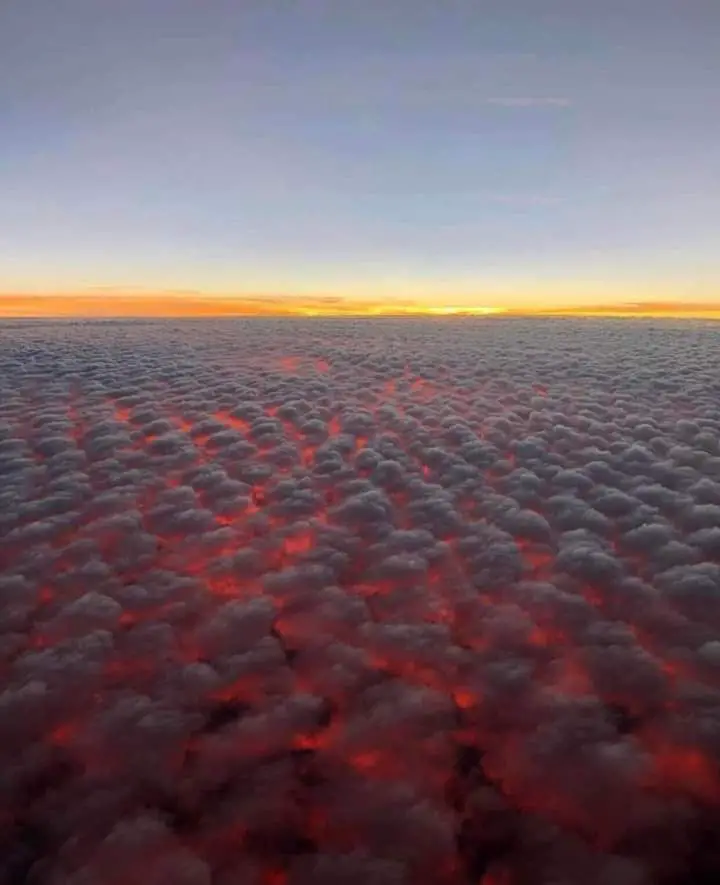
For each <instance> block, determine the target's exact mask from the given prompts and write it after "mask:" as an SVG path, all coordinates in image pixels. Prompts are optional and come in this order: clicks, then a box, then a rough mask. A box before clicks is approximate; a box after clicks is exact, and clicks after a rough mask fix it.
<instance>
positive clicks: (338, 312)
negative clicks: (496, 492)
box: [0, 287, 720, 319]
mask: <svg viewBox="0 0 720 885" xmlns="http://www.w3.org/2000/svg"><path fill="white" fill-rule="evenodd" d="M111 292H122V295H119V294H113V295H111V294H110V293H111ZM100 293H103V294H102V295H101V294H100ZM232 316H236V317H267V318H271V317H278V318H281V317H286V318H293V317H295V318H303V317H306V318H312V317H356V318H361V317H436V318H443V317H445V318H450V317H473V316H474V317H486V318H493V317H495V318H501V317H535V316H537V317H541V316H547V317H551V316H568V317H573V316H576V317H579V316H606V317H611V316H615V317H648V318H650V317H653V318H663V317H665V318H668V319H670V318H687V319H692V318H698V319H720V301H717V302H699V301H694V302H682V301H674V300H672V301H670V300H665V301H657V300H656V301H649V300H648V301H621V302H612V303H595V304H565V305H562V304H550V305H538V306H534V305H532V306H531V305H526V306H522V307H517V306H504V307H503V306H495V305H487V304H482V305H480V304H478V305H467V304H457V303H456V304H453V303H452V302H448V303H446V304H438V303H437V302H435V303H432V302H427V301H425V302H423V301H419V300H418V301H415V300H408V299H405V300H393V301H387V300H379V299H375V300H369V299H357V298H347V299H343V298H339V297H337V296H324V295H321V296H316V297H312V296H306V297H303V296H292V295H291V296H278V295H264V296H263V295H246V296H238V297H236V298H233V297H231V296H217V295H204V294H203V293H201V292H196V291H188V290H184V291H179V290H169V291H164V292H157V293H154V295H153V294H152V293H150V292H149V291H146V290H132V289H130V290H127V289H124V290H120V289H118V288H112V287H108V288H99V289H95V290H94V291H93V292H84V293H77V294H72V295H64V294H56V295H51V294H46V293H37V294H35V293H22V294H21V293H6V294H2V293H0V319H60V318H67V319H73V318H77V319H93V318H94V319H120V318H127V319H132V318H138V319H142V318H145V319H151V318H156V319H161V318H164V317H166V318H181V317H187V318H193V317H195V318H202V317H207V318H212V317H232Z"/></svg>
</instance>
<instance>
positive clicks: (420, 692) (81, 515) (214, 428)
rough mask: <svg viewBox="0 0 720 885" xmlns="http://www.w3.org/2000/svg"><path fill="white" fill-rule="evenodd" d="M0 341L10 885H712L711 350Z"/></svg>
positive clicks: (338, 323)
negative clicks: (698, 884)
mask: <svg viewBox="0 0 720 885" xmlns="http://www.w3.org/2000/svg"><path fill="white" fill-rule="evenodd" d="M0 342H1V348H0V379H1V380H0V476H1V477H2V481H1V483H0V672H2V681H1V682H0V688H1V689H2V693H0V797H1V798H0V815H1V816H2V821H3V826H2V829H1V831H0V832H1V833H2V836H1V837H0V881H1V882H8V883H31V885H45V883H48V885H115V883H117V885H120V883H126V882H128V881H135V880H137V881H143V882H150V883H153V885H166V883H169V882H173V883H181V885H216V883H218V885H231V883H239V882H242V883H263V885H264V883H292V885H305V883H307V885H310V883H314V885H318V883H320V885H323V883H327V885H331V883H333V885H335V883H344V885H351V883H352V885H354V883H358V885H360V883H377V885H380V883H382V885H384V883H388V885H389V883H393V885H399V883H408V885H409V883H413V885H418V883H420V885H423V883H428V885H435V883H438V885H460V883H478V882H482V883H483V885H526V883H527V885H530V883H533V885H537V883H554V885H557V883H562V885H580V883H589V885H606V883H613V885H626V883H627V885H652V883H668V885H681V883H690V882H710V881H715V878H716V877H717V875H718V873H720V856H719V855H718V849H717V845H716V842H715V840H714V839H713V837H712V834H713V833H716V832H718V828H719V827H720V807H719V805H720V775H719V770H718V763H719V761H720V411H719V409H718V395H719V394H720V381H719V380H718V379H720V351H719V350H718V348H717V342H716V339H715V333H714V330H713V328H712V327H710V326H701V325H691V324H674V323H672V322H671V321H664V322H662V323H642V324H632V325H630V324H628V325H619V324H616V323H613V322H605V321H585V322H582V321H580V322H575V321H572V320H563V321H544V322H543V323H533V322H532V321H521V320H513V321H509V320H501V319H500V320H497V321H494V322H493V323H482V322H466V323H437V322H432V321H420V320H418V321H415V320H404V321H399V320H398V321H393V320H383V321H377V322H362V321H354V320H328V321H322V320H317V321H315V322H312V323H309V322H303V321H288V320H286V321H272V320H251V321H242V320H217V321H203V322H192V321H185V322H170V321H167V322H160V321H147V320H143V321H135V322H127V321H108V322H94V323H91V322H81V321H70V322H64V323H54V322H39V321H38V322H34V323H13V324H8V325H5V326H4V327H2V328H0Z"/></svg>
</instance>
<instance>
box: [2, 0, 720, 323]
mask: <svg viewBox="0 0 720 885" xmlns="http://www.w3.org/2000/svg"><path fill="white" fill-rule="evenodd" d="M718 144H720V3H719V2H718V0H605V2H590V0H493V2H489V0H488V2H486V0H362V2H354V0H1V2H0V293H5V294H9V295H12V296H13V297H23V296H25V295H27V294H31V293H37V294H42V295H43V296H47V295H53V296H54V295H63V296H67V295H68V294H72V295H73V296H75V295H78V294H80V295H81V296H82V297H85V296H88V297H100V298H102V299H104V300H107V299H112V298H114V297H123V298H126V297H128V293H129V297H131V298H134V299H137V300H139V301H146V302H147V301H148V300H152V299H157V298H161V297H162V298H173V297H175V296H176V295H177V297H180V298H182V297H186V296H185V293H191V297H193V298H196V296H199V297H211V298H214V299H217V298H219V297H221V298H227V297H234V298H240V299H242V298H246V299H247V298H251V299H260V300H262V299H263V298H265V297H266V296H267V297H268V298H269V299H270V301H269V303H275V301H277V299H299V300H300V301H302V300H306V301H307V300H310V301H312V302H313V303H314V301H313V299H319V300H320V301H323V299H325V301H327V302H328V303H340V302H342V303H346V304H355V303H366V302H367V303H371V302H372V303H375V304H388V303H397V304H414V303H422V304H428V305H431V304H432V305H435V306H440V307H443V306H448V305H459V306H460V307H471V306H475V307H485V306H491V307H511V308H525V307H530V308H531V307H539V306H548V305H556V304H557V305H561V304H563V305H583V304H601V303H602V304H608V303H615V302H619V301H643V300H650V301H656V302H657V301H679V302H687V301H692V302H711V301H714V302H720V257H719V255H718V250H717V232H718V230H719V229H720V151H718V150H717V145H718ZM187 297H190V296H187ZM273 299H275V301H273Z"/></svg>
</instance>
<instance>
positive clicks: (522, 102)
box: [487, 95, 572, 108]
mask: <svg viewBox="0 0 720 885" xmlns="http://www.w3.org/2000/svg"><path fill="white" fill-rule="evenodd" d="M487 104H492V105H497V106H498V107H503V108H545V107H547V108H569V107H571V105H572V101H571V100H570V99H569V98H565V97H563V96H553V95H551V96H533V95H516V96H514V95H507V96H496V97H493V98H488V99H487Z"/></svg>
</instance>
